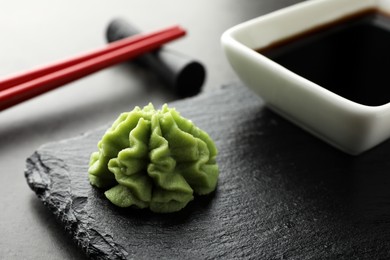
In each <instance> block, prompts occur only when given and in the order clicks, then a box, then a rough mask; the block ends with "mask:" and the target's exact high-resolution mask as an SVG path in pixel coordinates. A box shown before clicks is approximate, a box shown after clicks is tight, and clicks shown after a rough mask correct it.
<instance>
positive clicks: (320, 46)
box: [258, 9, 390, 106]
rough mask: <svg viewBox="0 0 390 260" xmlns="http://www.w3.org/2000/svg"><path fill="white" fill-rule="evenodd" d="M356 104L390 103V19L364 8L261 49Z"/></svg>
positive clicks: (296, 71)
mask: <svg viewBox="0 0 390 260" xmlns="http://www.w3.org/2000/svg"><path fill="white" fill-rule="evenodd" d="M258 51H259V52H260V53H261V54H263V55H265V56H267V57H269V58H270V59H272V60H274V61H275V62H277V63H279V64H280V65H282V66H284V67H286V68H287V69H289V70H291V71H293V72H295V73H296V74H298V75H300V76H302V77H304V78H306V79H308V80H310V81H312V82H314V83H316V84H318V85H320V86H321V87H324V88H326V89H328V90H330V91H332V92H334V93H336V94H338V95H340V96H343V97H345V98H347V99H349V100H352V101H354V102H357V103H360V104H363V105H368V106H379V105H383V104H386V103H388V102H390V17H389V16H388V15H386V14H383V13H380V12H378V11H377V10H371V9H370V10H365V11H364V12H360V13H357V14H354V15H351V16H348V17H345V18H343V19H341V20H339V21H336V22H332V23H330V24H327V25H325V26H321V27H318V28H315V29H314V30H310V31H308V32H305V33H303V34H300V35H296V36H294V37H291V38H289V39H286V40H283V41H281V42H277V43H275V44H272V45H271V46H269V47H267V48H263V49H260V50H258Z"/></svg>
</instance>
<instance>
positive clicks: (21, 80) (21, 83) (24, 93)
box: [0, 26, 186, 111]
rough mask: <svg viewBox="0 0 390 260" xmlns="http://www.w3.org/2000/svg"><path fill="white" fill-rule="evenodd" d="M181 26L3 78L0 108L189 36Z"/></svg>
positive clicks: (109, 45)
mask: <svg viewBox="0 0 390 260" xmlns="http://www.w3.org/2000/svg"><path fill="white" fill-rule="evenodd" d="M185 33H186V32H185V30H184V29H182V28H181V27H180V26H172V27H168V28H166V29H162V30H158V31H156V32H152V33H148V34H142V35H141V34H140V35H135V36H132V37H129V38H126V39H123V40H120V41H116V42H113V43H110V44H108V45H107V47H105V48H103V49H100V50H97V51H93V52H91V53H87V54H84V55H81V56H78V57H75V58H72V59H69V60H66V61H62V62H58V63H55V64H53V65H49V66H45V67H43V68H39V69H36V70H32V71H29V72H26V73H23V74H21V75H16V76H13V77H10V78H6V79H3V80H0V111H1V110H4V109H6V108H9V107H11V106H13V105H16V104H18V103H20V102H23V101H25V100H27V99H30V98H32V97H35V96H38V95H40V94H43V93H45V92H47V91H50V90H52V89H55V88H57V87H60V86H62V85H64V84H67V83H69V82H71V81H73V80H77V79H80V78H82V77H84V76H86V75H89V74H91V73H94V72H96V71H98V70H101V69H104V68H107V67H109V66H112V65H114V64H117V63H120V62H124V61H126V60H129V59H132V58H135V57H137V56H139V55H141V54H144V53H146V52H149V51H152V50H154V49H157V48H158V47H160V46H161V45H163V44H164V43H167V42H169V41H172V40H174V39H177V38H179V37H181V36H184V35H185Z"/></svg>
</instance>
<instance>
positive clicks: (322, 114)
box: [221, 0, 390, 155]
mask: <svg viewBox="0 0 390 260" xmlns="http://www.w3.org/2000/svg"><path fill="white" fill-rule="evenodd" d="M369 8H378V9H380V10H383V11H385V12H390V0H311V1H307V2H302V3H300V4H296V5H293V6H290V7H287V8H284V9H281V10H278V11H276V12H273V13H270V14H267V15H264V16H261V17H258V18H256V19H253V20H250V21H247V22H245V23H242V24H239V25H237V26H234V27H233V28H231V29H229V30H227V31H226V32H225V33H224V34H223V35H222V38H221V42H222V46H223V49H224V51H225V54H226V56H227V58H228V60H229V62H230V64H231V65H232V67H233V69H234V70H235V72H236V73H237V75H238V76H239V77H240V79H241V80H242V81H243V82H244V84H245V85H246V86H248V87H249V88H250V89H252V90H253V91H254V92H255V93H257V94H258V95H259V96H261V97H262V99H263V100H264V101H265V102H266V104H267V106H269V107H270V108H271V109H272V110H274V111H275V112H277V113H279V114H281V115H282V116H284V117H286V118H287V119H289V120H291V121H293V122H294V123H296V124H298V125H299V126H301V127H303V128H304V129H306V130H307V131H309V132H311V133H312V134H314V135H316V136H317V137H319V138H321V139H323V140H324V141H326V142H328V143H330V144H331V145H333V146H335V147H337V148H339V149H341V150H342V151H345V152H347V153H349V154H353V155H357V154H359V153H362V152H364V151H366V150H368V149H370V148H372V147H374V146H376V145H377V144H379V143H381V142H382V141H384V140H386V139H388V138H389V137H390V104H389V103H388V104H384V105H380V106H367V105H362V104H359V103H356V102H353V101H351V100H348V99H346V98H344V97H341V96H339V95H337V94H335V93H333V92H331V91H329V90H327V89H325V88H322V87H321V86H319V85H317V84H315V83H313V82H311V81H309V80H307V79H305V78H303V77H301V76H300V75H297V74H295V73H293V72H292V71H289V70H288V69H286V68H285V67H283V66H281V65H279V64H277V63H276V62H274V61H272V60H270V59H268V58H267V57H265V56H263V55H261V54H259V53H258V52H256V51H255V50H256V49H261V48H264V47H266V46H269V45H270V44H272V43H275V42H278V41H280V40H282V39H286V38H288V37H291V36H294V35H297V34H299V33H300V32H304V31H307V30H309V29H312V28H316V27H318V26H320V25H323V24H327V23H330V22H332V21H334V20H338V19H340V18H342V17H344V16H346V15H350V14H353V13H357V12H359V11H363V10H365V9H369ZM389 51H390V46H389ZM389 71H390V68H389ZM389 84H390V78H389Z"/></svg>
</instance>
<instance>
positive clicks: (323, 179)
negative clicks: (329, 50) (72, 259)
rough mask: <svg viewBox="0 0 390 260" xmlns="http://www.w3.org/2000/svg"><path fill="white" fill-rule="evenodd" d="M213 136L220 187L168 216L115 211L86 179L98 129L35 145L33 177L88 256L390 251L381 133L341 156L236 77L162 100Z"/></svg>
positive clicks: (389, 167) (387, 146)
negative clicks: (374, 141) (361, 150)
mask: <svg viewBox="0 0 390 260" xmlns="http://www.w3.org/2000/svg"><path fill="white" fill-rule="evenodd" d="M170 105H171V106H174V107H176V108H177V109H178V110H179V111H180V112H181V114H182V115H183V116H185V117H188V118H190V119H192V120H193V121H194V122H195V123H196V124H197V125H198V126H199V127H200V128H202V129H204V130H205V131H207V132H208V133H209V134H210V135H211V136H212V137H213V138H214V139H215V141H216V144H217V147H218V148H219V151H220V154H219V157H218V162H219V165H220V172H221V173H220V178H219V185H218V188H217V190H216V192H215V193H214V194H212V195H210V196H205V197H197V198H196V199H195V200H194V201H193V202H191V203H190V204H189V205H188V206H187V207H186V208H185V209H184V210H182V211H181V212H179V213H175V214H153V213H151V212H149V211H148V210H137V209H119V208H116V207H114V206H113V205H111V204H110V203H109V202H108V201H107V200H106V199H105V198H104V195H103V193H102V191H100V190H98V189H96V188H93V187H91V186H90V184H89V183H88V179H87V169H88V161H89V155H90V153H91V152H92V151H95V150H96V144H97V142H98V140H99V139H100V138H101V136H102V134H103V132H104V131H105V128H102V129H98V130H95V131H92V132H90V133H87V134H84V135H82V136H80V137H76V138H74V139H69V140H64V141H62V142H58V143H51V144H47V145H44V146H42V147H41V148H39V149H38V150H37V151H36V152H35V153H34V154H33V155H32V156H31V157H30V158H28V160H27V170H26V178H27V181H28V184H29V185H30V187H31V188H32V189H33V190H34V191H35V192H36V194H37V195H38V197H39V198H40V199H41V200H42V201H43V203H44V204H45V205H46V206H47V207H48V208H49V209H50V210H51V211H52V212H53V213H54V215H55V216H56V217H57V218H58V219H59V220H60V223H62V224H63V225H64V227H65V229H66V230H67V231H68V232H69V233H70V234H71V236H72V237H73V238H74V240H75V241H76V242H77V244H78V245H79V246H80V247H81V248H83V250H84V251H85V252H86V254H87V255H89V256H90V257H91V258H93V259H126V258H127V259H130V258H136V259H157V258H159V259H214V258H220V259H232V258H240V259H249V258H255V259H313V258H315V259H318V258H321V259H323V258H327V259H334V258H338V259H357V258H358V259H378V258H389V257H390V189H389V184H390V160H389V159H388V157H390V143H389V142H386V143H384V144H382V145H380V146H379V147H377V148H375V149H373V150H371V151H369V152H366V153H365V154H362V155H360V156H358V157H352V156H349V155H346V154H344V153H342V152H340V151H338V150H336V149H334V148H332V147H330V146H329V145H327V144H325V143H323V142H322V141H320V140H318V139H316V138H315V137H313V136H311V135H309V134H308V133H306V132H304V131H303V130H301V129H300V128H298V127H296V126H295V125H293V124H291V123H289V122H287V121H286V120H284V119H283V118H281V117H279V116H277V115H276V114H274V113H273V112H271V111H270V110H268V109H267V108H266V107H265V106H264V104H263V103H262V102H261V101H260V100H259V99H258V98H257V97H255V96H254V95H253V94H252V93H251V92H249V91H248V90H247V89H246V88H244V87H242V86H228V87H223V88H222V89H220V90H217V91H215V92H211V93H207V94H204V95H201V96H198V97H195V98H192V99H188V100H183V101H178V102H175V103H172V104H170Z"/></svg>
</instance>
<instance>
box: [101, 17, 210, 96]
mask: <svg viewBox="0 0 390 260" xmlns="http://www.w3.org/2000/svg"><path fill="white" fill-rule="evenodd" d="M138 33H139V30H137V29H136V28H134V27H133V26H132V25H131V24H129V23H128V22H127V21H125V20H123V19H115V20H113V21H111V23H110V24H109V26H108V28H107V32H106V37H107V40H108V42H113V41H117V40H120V39H123V38H126V37H129V36H132V35H135V34H138ZM136 61H137V62H139V63H140V64H142V65H145V66H147V67H149V68H150V69H152V70H153V71H154V72H155V73H156V74H157V75H158V76H159V77H161V78H162V80H164V82H165V83H166V84H167V85H168V86H169V87H170V88H172V90H173V91H174V92H175V93H176V94H177V95H179V96H181V97H189V96H194V95H196V94H198V93H199V92H200V90H201V88H202V85H203V83H204V80H205V77H206V70H205V68H204V66H203V65H202V64H201V63H200V62H198V61H195V60H193V59H191V58H190V57H188V56H186V55H183V54H181V53H178V52H175V51H172V50H168V49H166V48H160V49H159V50H156V51H154V52H152V53H148V54H144V55H142V56H141V57H139V58H137V59H136Z"/></svg>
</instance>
